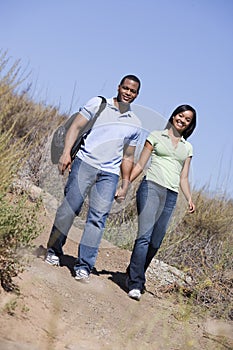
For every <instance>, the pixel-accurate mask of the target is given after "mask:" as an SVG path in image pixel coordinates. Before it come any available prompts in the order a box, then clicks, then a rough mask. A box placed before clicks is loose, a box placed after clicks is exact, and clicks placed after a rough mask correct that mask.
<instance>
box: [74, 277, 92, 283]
mask: <svg viewBox="0 0 233 350" xmlns="http://www.w3.org/2000/svg"><path fill="white" fill-rule="evenodd" d="M75 280H76V281H78V282H81V283H89V282H90V279H89V278H80V277H77V276H75Z"/></svg>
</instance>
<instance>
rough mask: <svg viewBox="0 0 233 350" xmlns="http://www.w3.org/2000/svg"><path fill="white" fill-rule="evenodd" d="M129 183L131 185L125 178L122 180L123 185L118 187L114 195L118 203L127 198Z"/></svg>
mask: <svg viewBox="0 0 233 350" xmlns="http://www.w3.org/2000/svg"><path fill="white" fill-rule="evenodd" d="M129 185H130V181H129V180H125V179H123V180H122V184H121V187H120V188H118V189H117V191H116V193H115V197H114V198H115V201H116V202H117V203H122V202H123V201H124V200H125V197H126V194H127V191H128V188H129Z"/></svg>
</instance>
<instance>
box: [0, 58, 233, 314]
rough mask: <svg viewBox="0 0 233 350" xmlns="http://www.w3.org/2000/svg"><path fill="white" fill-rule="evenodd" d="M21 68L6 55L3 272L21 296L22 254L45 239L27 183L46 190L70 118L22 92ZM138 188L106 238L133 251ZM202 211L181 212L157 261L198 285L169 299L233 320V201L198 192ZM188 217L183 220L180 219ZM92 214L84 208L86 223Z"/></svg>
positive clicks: (4, 281)
mask: <svg viewBox="0 0 233 350" xmlns="http://www.w3.org/2000/svg"><path fill="white" fill-rule="evenodd" d="M21 71H22V69H21V67H20V62H19V61H18V62H14V63H13V64H11V63H10V59H9V58H8V56H7V54H6V53H0V150H1V155H0V171H1V179H2V181H1V183H0V201H1V203H0V204H1V206H0V207H1V209H0V274H1V285H2V287H3V288H4V289H5V290H7V291H17V286H15V285H14V283H13V279H12V277H14V276H16V275H17V274H18V273H19V272H20V271H21V270H22V268H23V264H24V261H23V259H22V254H21V255H19V251H22V249H23V248H24V247H27V246H30V245H32V244H33V240H34V238H35V237H36V236H37V235H38V234H39V231H40V224H39V222H38V220H37V215H36V214H37V212H38V210H39V206H40V205H41V203H40V202H39V201H38V202H35V201H30V197H29V195H28V194H27V193H26V192H25V191H24V190H23V189H22V188H21V187H20V182H21V181H22V182H23V181H25V179H27V180H29V181H31V182H33V183H34V184H35V185H38V184H39V182H40V181H39V176H40V175H39V169H40V165H41V161H42V159H43V155H44V153H45V147H47V146H46V145H47V143H48V137H49V135H50V134H51V133H52V131H53V130H54V129H55V128H56V126H57V125H59V124H60V123H61V122H62V120H64V118H65V116H64V115H60V113H59V111H58V109H57V108H55V107H53V106H46V105H45V104H44V103H36V102H34V101H33V98H32V97H30V96H29V92H30V85H29V86H28V88H27V89H26V90H24V91H22V89H21V84H22V81H23V80H24V78H22V73H21ZM136 187H137V186H136V185H135V188H134V189H132V190H131V191H130V193H129V200H128V201H127V205H125V206H124V207H123V208H122V209H121V210H118V212H117V213H114V212H113V213H111V215H110V218H109V220H108V225H107V228H106V231H105V238H106V239H108V240H110V241H111V242H112V243H114V244H115V245H118V246H119V247H122V248H127V249H131V248H132V245H133V241H134V238H135V234H136V229H137V227H136V226H137V214H136V206H135V189H136ZM194 201H195V203H196V207H197V211H196V213H195V214H193V215H189V214H186V213H185V212H184V210H183V209H182V208H183V204H182V203H183V202H182V198H180V199H179V203H180V208H181V211H179V208H178V210H177V211H176V213H175V216H174V218H173V221H172V223H171V225H170V228H169V232H168V233H167V235H166V238H165V240H164V242H163V244H162V247H161V249H160V251H159V254H158V256H157V258H159V259H161V260H163V261H164V262H166V263H168V264H170V265H174V266H176V267H178V268H179V269H181V270H183V271H185V272H186V273H188V274H189V275H190V277H191V278H192V283H191V284H190V285H187V287H185V288H181V287H179V286H177V285H172V286H170V287H169V288H168V289H166V290H162V291H161V292H163V293H168V292H169V293H174V295H175V296H177V298H179V300H182V302H183V303H188V304H190V306H191V307H195V308H194V309H195V310H196V312H204V311H206V310H207V311H208V312H210V313H211V314H212V315H213V316H214V317H217V318H225V319H231V320H233V301H232V300H233V298H232V297H233V273H232V251H233V239H232V238H233V220H232V217H233V202H232V200H229V199H227V198H226V197H225V196H222V198H215V197H213V196H212V197H211V196H209V195H207V193H206V192H205V189H202V190H198V191H195V192H194ZM182 210H183V211H182ZM181 212H182V214H181ZM84 215H85V205H84V209H83V212H82V214H81V218H82V217H84Z"/></svg>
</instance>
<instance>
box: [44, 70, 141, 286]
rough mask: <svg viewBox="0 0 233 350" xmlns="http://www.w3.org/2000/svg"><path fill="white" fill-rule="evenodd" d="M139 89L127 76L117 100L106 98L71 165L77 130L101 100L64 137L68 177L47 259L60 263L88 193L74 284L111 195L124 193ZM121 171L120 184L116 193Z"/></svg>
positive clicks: (89, 263)
mask: <svg viewBox="0 0 233 350" xmlns="http://www.w3.org/2000/svg"><path fill="white" fill-rule="evenodd" d="M139 90H140V80H139V79H138V78H137V77H136V76H134V75H127V76H125V77H124V78H123V79H122V80H121V82H120V84H119V86H118V94H117V97H114V98H110V99H107V105H106V107H105V109H104V110H103V111H102V113H101V114H100V115H99V117H98V118H97V120H96V122H95V124H94V126H93V127H92V129H91V132H90V133H89V134H88V135H87V136H86V138H85V141H84V145H83V146H81V148H80V150H79V151H78V153H77V155H76V157H75V160H74V161H73V162H72V163H71V157H70V151H71V148H72V146H73V144H74V142H75V140H76V139H77V136H78V135H79V133H80V131H81V130H82V129H83V127H84V126H85V125H86V123H87V122H88V121H89V120H90V119H92V118H93V117H94V116H95V114H96V112H97V111H98V109H99V106H100V103H101V101H102V100H101V98H100V97H94V98H92V99H90V100H89V101H88V102H87V103H86V105H85V106H84V107H83V108H82V109H81V110H80V112H79V113H78V115H77V117H76V118H75V120H74V122H73V123H72V125H71V127H70V129H69V130H68V132H67V135H66V139H65V147H64V151H63V154H62V156H61V158H60V160H59V164H58V167H59V170H60V172H61V173H62V174H63V173H64V171H65V170H66V169H68V170H69V177H68V181H67V184H66V187H65V197H64V200H63V202H62V204H61V205H60V207H59V208H58V210H57V213H56V217H55V221H54V224H53V227H52V230H51V233H50V237H49V241H48V244H47V254H46V257H45V261H46V262H47V263H49V264H51V265H59V257H60V256H61V255H62V254H63V251H62V247H63V246H64V244H65V242H66V238H67V235H68V232H69V229H70V227H71V226H72V223H73V221H74V218H75V216H76V215H78V214H79V212H80V210H81V207H82V205H83V202H84V199H85V198H86V196H87V195H88V196H89V208H88V213H87V220H86V224H85V228H84V231H83V235H82V238H81V241H80V244H79V247H78V258H77V260H76V263H75V266H74V271H75V279H77V280H81V281H89V275H90V273H91V271H92V269H93V267H94V265H95V261H96V258H97V254H98V248H99V244H100V241H101V238H102V234H103V230H104V228H105V224H106V219H107V217H108V215H109V212H110V210H111V206H112V203H113V201H114V197H115V198H116V200H117V201H122V200H124V198H125V196H126V193H127V189H128V186H129V178H130V173H131V170H132V167H133V162H134V151H135V146H136V144H137V141H138V139H139V135H140V127H141V123H140V121H139V119H138V118H137V117H136V115H135V114H134V113H133V112H132V111H131V108H130V104H131V103H132V102H133V101H134V100H135V98H136V97H137V96H138V93H139ZM120 171H121V177H122V183H121V187H120V188H119V189H118V190H117V184H118V180H119V173H120Z"/></svg>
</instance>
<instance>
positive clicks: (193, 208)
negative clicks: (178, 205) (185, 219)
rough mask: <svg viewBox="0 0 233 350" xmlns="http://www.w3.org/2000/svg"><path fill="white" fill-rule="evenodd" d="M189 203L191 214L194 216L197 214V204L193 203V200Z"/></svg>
mask: <svg viewBox="0 0 233 350" xmlns="http://www.w3.org/2000/svg"><path fill="white" fill-rule="evenodd" d="M188 203H189V213H190V214H192V213H194V212H195V210H196V207H195V204H194V203H193V202H192V199H191V198H190V200H189V201H188Z"/></svg>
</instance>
